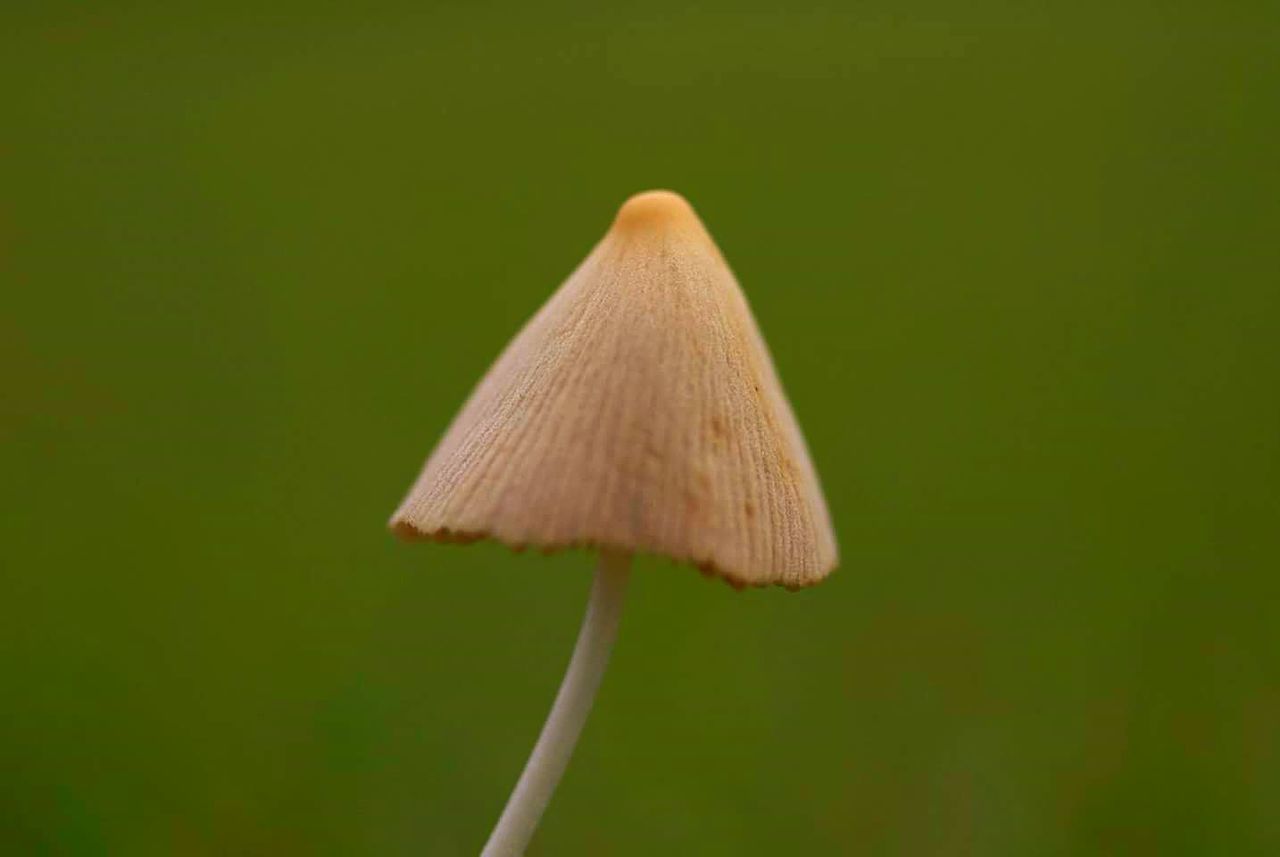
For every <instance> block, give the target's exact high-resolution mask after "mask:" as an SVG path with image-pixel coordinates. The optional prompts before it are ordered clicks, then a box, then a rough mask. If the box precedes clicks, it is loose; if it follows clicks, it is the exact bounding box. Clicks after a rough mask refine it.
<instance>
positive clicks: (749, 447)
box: [390, 190, 837, 857]
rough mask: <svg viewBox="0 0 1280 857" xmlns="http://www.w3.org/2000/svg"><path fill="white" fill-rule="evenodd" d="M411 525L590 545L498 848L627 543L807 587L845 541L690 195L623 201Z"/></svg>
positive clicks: (607, 641)
mask: <svg viewBox="0 0 1280 857" xmlns="http://www.w3.org/2000/svg"><path fill="white" fill-rule="evenodd" d="M390 525H391V528H392V529H393V530H394V531H395V532H396V533H397V534H398V535H400V536H402V537H405V538H408V539H429V540H435V541H442V542H469V541H474V540H476V539H482V538H487V539H494V540H496V541H498V542H501V543H503V544H506V545H509V546H511V547H513V548H516V549H521V548H525V547H534V548H538V549H541V550H544V551H554V550H558V549H562V548H570V547H584V548H594V549H596V550H597V551H598V552H599V563H598V567H597V570H596V574H595V581H594V583H593V585H592V588H591V594H590V596H589V601H588V605H587V611H586V616H585V618H584V620H583V625H582V629H581V631H580V632H579V636H578V640H577V643H576V645H575V647H574V651H573V657H572V659H571V660H570V663H569V668H568V671H567V673H566V674H565V677H564V681H563V683H562V684H561V686H560V691H559V693H558V694H557V696H556V700H555V703H554V705H553V706H552V708H551V713H550V715H549V717H548V719H547V722H546V724H545V725H544V726H543V729H542V733H541V735H540V736H539V738H538V742H537V745H536V746H535V747H534V750H533V754H532V756H531V757H530V759H529V761H528V764H527V765H526V767H525V769H524V773H523V774H522V775H521V776H520V780H519V782H518V783H517V785H516V787H515V791H514V792H513V793H512V795H511V798H510V800H509V802H508V803H507V806H506V809H505V810H504V811H503V813H502V817H501V819H500V820H499V821H498V824H497V826H496V827H495V828H494V830H493V833H492V835H491V836H490V838H489V841H488V844H487V845H486V846H485V849H484V852H483V854H484V855H486V857H494V855H518V854H522V853H523V852H524V849H525V847H526V845H527V844H528V842H529V840H530V838H531V837H532V836H533V832H534V828H535V827H536V826H537V824H538V820H539V818H540V817H541V815H542V812H543V810H544V809H545V808H546V805H547V803H548V801H549V800H550V798H551V795H552V792H553V791H554V790H555V787H556V785H557V783H558V782H559V780H560V777H561V775H562V774H563V773H564V769H565V767H566V765H567V764H568V761H569V757H570V755H571V754H572V752H573V747H574V744H575V743H576V742H577V739H578V734H579V732H580V731H581V729H582V725H583V723H584V721H585V720H586V717H587V714H588V713H589V711H590V708H591V704H592V700H593V699H594V697H595V693H596V689H597V688H598V686H599V684H600V679H601V677H602V675H603V673H604V669H605V666H606V664H607V662H608V658H609V652H610V650H611V648H612V646H613V641H614V637H615V636H616V632H617V627H618V617H619V614H620V612H621V608H622V601H623V596H624V594H625V591H626V586H627V579H628V575H629V567H630V562H631V555H632V554H633V553H637V552H643V553H650V554H660V555H662V556H665V557H669V558H670V559H672V560H675V561H677V562H683V563H690V564H692V565H694V566H696V567H697V568H698V569H700V570H701V571H702V572H703V573H705V574H708V575H712V576H716V577H720V578H722V579H724V580H725V581H727V582H728V583H729V584H731V585H732V586H734V587H735V588H739V589H740V588H742V587H745V586H763V585H769V584H778V585H781V586H784V587H786V588H788V589H798V588H801V587H805V586H811V585H813V584H816V583H818V582H819V581H821V580H822V579H823V578H824V577H826V575H827V574H828V573H829V572H830V571H831V570H832V569H833V568H834V567H835V565H836V561H837V550H836V541H835V535H834V533H833V532H832V528H831V521H830V517H829V516H828V513H827V508H826V503H825V501H824V499H823V496H822V489H821V487H820V486H819V483H818V477H817V474H816V473H815V472H814V468H813V464H812V463H811V461H810V459H809V453H808V450H807V449H806V448H805V443H804V438H803V437H802V435H801V433H800V428H799V425H798V424H797V422H796V419H795V417H794V416H793V415H792V412H791V408H790V405H789V404H788V402H787V399H786V395H785V394H784V393H783V390H782V386H781V384H780V383H779V381H778V376H777V373H776V372H775V370H774V368H773V363H772V360H771V359H770V357H769V352H768V349H767V348H766V346H765V343H764V339H763V338H762V337H761V335H760V331H759V328H758V327H757V326H756V322H755V319H754V318H753V317H752V315H751V310H750V308H749V307H748V305H747V301H746V298H745V297H744V296H743V294H742V291H741V289H740V288H739V286H738V283H737V281H736V280H735V279H734V276H733V273H732V272H731V271H730V270H729V266H728V265H727V264H726V263H725V260H724V257H723V256H721V254H720V251H719V249H718V248H717V247H716V245H715V242H714V241H713V240H712V239H711V236H710V235H709V234H708V233H707V230H706V228H705V227H704V226H703V225H702V222H701V221H700V220H699V219H698V216H697V214H695V213H694V211H693V209H692V208H691V207H690V205H689V204H688V203H687V202H686V201H685V200H684V198H683V197H681V196H680V195H678V194H676V193H672V192H670V191H662V190H657V191H649V192H646V193H641V194H638V195H636V196H634V197H632V198H631V199H629V200H628V201H627V202H626V203H625V204H624V205H623V206H622V208H621V209H620V210H619V212H618V214H617V217H616V218H615V219H614V222H613V225H612V227H611V228H610V230H609V232H608V233H607V234H606V235H605V236H604V238H603V239H602V240H601V241H600V243H598V244H597V245H596V246H595V248H594V249H593V250H592V251H591V253H590V255H588V256H587V258H586V260H584V261H583V262H582V264H581V265H579V266H578V268H577V270H576V271H574V272H573V274H571V275H570V277H569V279H568V280H567V281H566V282H565V283H564V284H563V285H562V286H561V287H560V288H559V289H558V290H557V291H556V292H555V294H553V295H552V296H551V298H550V300H548V301H547V303H546V304H545V305H544V306H543V307H542V308H541V309H540V310H539V311H538V312H537V314H536V315H534V316H533V318H532V319H531V320H530V321H529V322H528V323H527V324H526V325H525V326H524V328H523V329H522V330H521V331H520V333H519V334H518V335H517V336H516V338H515V339H514V340H513V341H512V342H511V344H510V345H508V346H507V349H506V350H505V351H504V352H503V353H502V355H501V356H500V357H499V358H498V360H497V362H496V363H494V365H493V366H492V368H490V370H489V372H488V374H486V375H485V377H484V379H483V380H481V382H480V384H479V385H478V386H477V387H476V388H475V390H474V392H472V394H471V397H470V399H469V400H468V401H467V403H466V405H465V406H464V407H463V409H462V411H461V413H459V415H458V416H457V417H456V418H455V419H454V421H453V424H452V425H451V426H450V427H449V429H448V431H447V432H446V433H445V435H444V438H443V439H442V440H441V441H440V443H439V445H438V446H437V447H436V449H435V452H434V453H432V455H431V456H430V458H429V459H428V460H427V463H426V465H425V467H424V468H423V470H422V473H421V475H420V476H419V477H418V479H417V482H416V483H415V484H414V485H413V487H412V489H411V490H410V491H409V494H408V496H407V497H406V498H405V500H404V502H403V503H402V504H401V505H400V508H399V509H397V510H396V512H395V514H394V515H393V516H392V518H391V524H390Z"/></svg>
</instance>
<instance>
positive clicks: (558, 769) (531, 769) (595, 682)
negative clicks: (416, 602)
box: [481, 551, 631, 857]
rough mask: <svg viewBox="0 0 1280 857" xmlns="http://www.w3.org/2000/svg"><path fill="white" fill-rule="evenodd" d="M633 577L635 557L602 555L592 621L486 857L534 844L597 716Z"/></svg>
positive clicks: (586, 623) (590, 606)
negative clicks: (594, 710)
mask: <svg viewBox="0 0 1280 857" xmlns="http://www.w3.org/2000/svg"><path fill="white" fill-rule="evenodd" d="M630 573H631V556H630V555H629V554H625V553H611V552H609V551H601V553H600V563H599V565H598V566H597V567H596V579H595V582H594V583H592V584H591V597H590V600H588V602H587V615H586V616H585V617H583V620H582V630H580V631H579V632H578V642H577V644H576V645H575V646H574V647H573V658H572V659H571V660H570V661H569V669H568V671H566V672H565V674H564V681H562V682H561V683H560V692H559V693H557V694H556V701H555V704H554V705H552V706H551V713H550V714H549V715H547V722H546V724H544V725H543V727H542V734H541V735H539V736H538V743H537V744H536V745H535V746H534V748H533V754H532V755H531V756H529V761H528V763H527V764H526V765H525V766H524V773H523V774H521V775H520V782H518V783H516V788H515V791H513V792H512V793H511V798H510V799H509V800H508V801H507V808H506V809H504V810H503V811H502V818H500V819H498V824H497V826H496V827H494V828H493V833H491V834H489V841H488V843H487V844H486V845H485V846H484V851H483V852H482V853H481V857H520V855H522V854H524V850H525V848H526V847H527V846H528V845H529V840H530V839H532V838H533V831H534V829H535V828H536V827H537V826H538V820H539V819H540V818H542V811H543V810H544V809H546V808H547V803H548V802H549V801H550V800H551V795H552V793H554V792H555V790H556V785H557V784H558V783H559V782H560V777H561V775H563V774H564V769H565V767H566V766H567V765H568V764H569V757H570V756H572V755H573V747H574V745H575V744H577V743H578V733H580V732H581V731H582V724H583V723H585V722H586V720H587V715H588V714H590V713H591V703H592V702H593V701H594V700H595V696H596V688H598V687H599V686H600V679H601V678H602V677H603V676H604V668H605V667H606V666H608V664H609V652H610V650H612V648H613V639H614V637H616V636H617V635H618V616H619V615H621V613H622V599H623V596H624V595H626V592H627V578H628V577H629V576H630Z"/></svg>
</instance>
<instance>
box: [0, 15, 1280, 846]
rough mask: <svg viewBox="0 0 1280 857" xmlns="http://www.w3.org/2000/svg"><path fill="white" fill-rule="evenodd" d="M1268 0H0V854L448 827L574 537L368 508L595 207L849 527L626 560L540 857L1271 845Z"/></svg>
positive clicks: (1273, 164)
mask: <svg viewBox="0 0 1280 857" xmlns="http://www.w3.org/2000/svg"><path fill="white" fill-rule="evenodd" d="M1277 44H1280V7H1277V6H1276V5H1275V4H1274V3H1258V4H1256V5H1253V6H1246V5H1241V4H1235V3H1224V4H1212V3H1199V4H1192V3H1157V2H1150V3H1142V2H1128V3H1119V4H1103V3H1093V4H1084V5H1081V4H1072V3H1062V4H1057V5H1055V6H1049V5H1042V4H1021V3H1017V4H1015V3H1007V2H999V0H981V2H977V3H967V4H961V3H953V4H948V3H925V4H920V3H910V4H905V5H904V4H903V3H901V2H868V3H862V4H857V5H853V4H850V5H848V6H846V7H845V8H844V9H843V10H842V11H834V10H832V9H829V8H820V7H810V8H805V7H801V6H789V7H787V8H786V10H785V11H784V10H783V8H782V7H781V6H779V7H775V8H768V7H754V8H753V7H746V6H743V5H742V4H732V5H730V4H699V5H697V6H695V7H680V6H674V5H673V6H666V5H661V4H658V5H655V4H646V5H644V6H640V7H636V8H625V7H623V6H608V5H605V4H598V3H597V4H585V3H584V4H580V5H576V6H570V5H563V6H561V5H557V6H544V7H539V8H534V7H533V4H516V3H510V4H503V5H500V4H496V3H480V4H463V3H458V4H456V5H453V6H432V5H431V4H429V3H427V4H424V3H421V2H413V3H411V2H403V3H383V2H375V3H373V4H337V3H318V4H317V3H307V4H304V3H285V4H270V3H242V2H237V3H224V4H209V5H208V6H207V7H205V8H203V9H202V8H198V7H195V6H191V5H188V4H183V3H178V4H175V3H170V2H165V3H162V2H155V0H139V2H117V3H88V2H85V3H62V2H55V3H37V2H34V1H33V0H32V1H31V2H26V0H19V2H13V0H10V2H7V3H5V4H4V5H3V7H2V9H0V296H2V300H0V503H2V506H0V546H2V547H0V681H2V682H3V684H2V688H3V690H2V695H0V853H3V854H5V855H9V854H12V855H27V854H50V855H55V854H56V855H63V854H65V855H100V854H111V855H142V857H147V855H241V854H243V855H267V854H270V855H294V854H299V855H312V854H315V855H366V854H369V855H373V854H389V855H411V854H413V855H417V854H429V855H468V854H473V853H475V852H476V851H477V850H478V847H479V845H480V843H482V842H483V840H484V837H485V835H486V833H487V831H488V828H489V825H490V824H491V823H492V821H493V820H494V819H495V818H496V816H497V813H498V812H499V810H500V808H501V806H502V804H503V802H504V801H505V799H506V796H507V793H508V791H509V789H510V787H511V785H512V783H513V782H514V779H515V776H516V774H517V773H518V771H519V769H520V767H521V766H522V765H523V763H524V759H525V756H526V753H527V751H528V749H529V747H530V746H531V744H532V741H533V739H534V737H535V736H536V734H537V730H538V728H539V726H540V724H541V720H542V717H543V715H544V714H545V712H546V709H547V707H548V705H549V703H550V700H551V697H552V695H553V694H554V690H555V687H556V684H557V683H558V681H559V677H560V674H561V671H562V669H563V667H564V664H565V662H566V660H567V657H568V653H569V650H570V648H571V646H572V642H573V638H574V635H575V633H576V628H577V624H578V621H579V618H580V613H581V609H582V605H583V603H584V599H585V596H586V592H587V587H588V582H589V577H590V567H591V559H590V557H588V556H586V555H582V554H569V555H562V556H555V557H542V556H537V555H524V556H517V555H513V554H510V553H509V552H507V551H506V550H504V549H502V548H499V547H496V546H492V545H476V546H472V547H467V548H459V547H449V546H421V545H404V544H400V543H397V542H396V541H395V540H394V539H393V538H391V537H390V536H389V535H388V534H387V532H386V531H385V529H384V526H385V520H386V518H387V516H388V515H389V513H390V512H391V510H392V508H393V507H394V506H395V504H396V503H397V502H398V501H399V499H400V497H401V495H402V493H403V491H404V490H405V489H406V488H407V486H408V484H409V482H410V481H411V479H412V477H413V476H414V475H415V474H416V472H417V469H418V467H419V465H420V464H421V462H422V459H423V458H424V457H425V455H426V454H427V452H428V451H429V450H430V448H431V447H432V445H433V443H434V442H435V440H436V439H437V437H438V436H439V434H440V433H441V432H442V431H443V429H444V427H445V425H446V424H447V422H448V420H449V418H450V417H451V416H452V414H453V413H454V411H455V410H456V409H457V407H458V406H459V405H460V403H461V401H462V399H463V398H464V396H465V395H466V393H467V392H468V390H469V388H470V386H471V385H472V384H473V383H474V382H475V381H476V380H477V379H478V378H479V376H480V375H481V373H482V372H483V371H484V370H485V368H486V367H487V365H488V363H489V361H490V360H491V359H492V358H493V357H494V356H495V355H496V353H497V352H498V351H499V349H500V348H501V347H502V346H503V344H504V343H505V342H506V340H507V339H508V338H509V337H510V336H511V335H512V334H513V333H514V331H515V330H516V329H517V328H518V326H519V325H520V324H521V323H522V321H523V320H524V319H525V318H526V317H528V316H529V315H530V314H531V313H532V311H533V310H534V309H535V308H536V307H537V306H538V305H539V304H540V303H541V302H542V301H543V300H544V299H545V298H546V297H547V296H548V295H549V294H550V292H551V291H552V289H554V287H555V286H556V285H557V284H558V283H559V282H560V281H561V280H562V279H563V277H564V276H565V275H566V274H567V273H568V272H569V271H570V270H571V269H572V268H573V266H574V265H576V263H577V262H578V261H579V259H580V258H581V257H582V256H583V255H584V254H585V253H586V252H587V250H588V249H589V247H590V246H591V244H592V243H593V242H594V241H595V240H596V239H597V238H598V237H599V236H600V235H601V234H602V232H603V231H604V229H605V228H606V226H607V224H608V222H609V220H610V218H611V217H612V213H613V211H614V209H615V208H616V206H617V205H618V204H619V203H620V202H621V201H622V200H623V199H625V197H626V196H627V195H629V194H630V193H632V192H635V191H637V190H642V189H645V188H649V187H655V186H656V187H672V188H676V189H678V190H680V191H681V192H683V193H684V194H685V195H687V196H688V197H689V198H690V199H691V200H692V202H693V203H694V205H695V206H697V208H698V209H699V211H700V213H701V214H702V216H703V218H704V219H705V220H706V222H707V223H708V225H709V226H710V228H711V230H712V232H713V233H714V234H715V235H716V237H717V239H718V241H719V242H720V245H721V247H722V249H723V250H724V252H725V254H726V256H727V257H728V258H729V260H730V261H731V263H732V264H733V265H734V267H735V269H736V271H737V273H738V275H739V278H740V280H741V281H742V284H743V286H744V288H745V290H746V292H747V294H748V297H749V298H750V300H751V301H752V304H753V306H754V308H755V311H756V314H757V317H758V319H759V321H760V324H761V326H762V328H763V330H764V333H765V335H766V337H767V338H768V339H769V341H770V344H771V346H772V349H773V353H774V356H775V359H776V362H777V364H778V367H779V370H780V372H781V374H782V377H783V379H784V381H785V383H786V385H787V388H788V391H789V393H790V395H791V398H792V401H793V404H794V406H795V409H796V412H797V414H798V416H799V418H800V420H801V423H802V424H803V426H804V428H805V431H806V434H807V436H808V439H809V444H810V447H811V450H812V452H813V456H814V458H815V461H816V463H817V465H818V468H819V470H820V472H821V474H822V477H823V480H824V483H825V487H826V492H827V496H828V500H829V503H830V506H831V509H832V513H833V515H834V518H835V522H836V526H837V530H838V533H839V537H840V541H841V547H842V553H843V565H842V567H841V569H840V571H839V572H837V574H836V575H835V576H834V577H832V578H831V579H830V580H829V581H828V582H827V583H825V584H824V585H822V586H820V587H818V588H816V589H813V590H808V591H805V592H801V593H797V594H788V593H786V592H784V591H782V590H767V591H750V592H744V593H735V592H733V591H732V590H731V589H729V588H728V587H726V586H723V585H721V584H719V583H716V582H714V581H708V580H704V579H702V578H701V577H700V576H699V575H697V574H696V573H694V572H692V571H689V570H687V569H685V568H680V567H676V566H673V565H671V564H670V563H667V562H665V561H662V560H657V559H644V560H642V561H640V562H639V565H638V570H637V573H636V575H635V578H634V580H633V587H632V594H631V600H630V603H629V604H628V608H627V613H626V615H625V618H624V623H623V628H622V632H621V636H620V639H619V642H618V646H617V649H616V650H615V654H614V660H613V664H612V667H611V671H610V674H609V676H608V677H607V679H606V681H605V684H604V687H603V689H602V692H601V696H600V698H599V700H598V704H597V707H596V710H595V713H594V715H593V718H592V720H591V721H590V723H589V724H588V726H587V729H586V731H585V733H584V735H583V739H582V743H581V744H580V746H579V749H578V752H577V755H576V756H575V758H574V762H573V764H572V766H571V767H570V769H569V772H568V774H567V776H566V778H565V780H564V782H563V784H562V787H561V789H560V791H559V793H558V795H557V796H556V799H555V801H554V802H553V803H552V806H551V808H550V811H549V812H548V814H547V816H546V818H545V821H544V824H543V826H542V828H541V830H540V832H539V834H538V837H537V839H536V841H535V844H534V847H533V849H532V851H531V854H539V855H653V854H673V855H674V854H681V855H683V854H706V855H721V854H723V855H729V854H733V855H756V854H759V855H783V854H786V855H792V854H795V855H827V854H851V855H944V854H945V855H951V854H956V855H960V854H973V855H1033V854H1034V855H1047V857H1053V855H1068V854H1071V855H1075V854H1079V855H1096V854H1138V855H1145V854H1153V855H1154V854H1159V855H1180V854H1204V855H1246V854H1276V853H1280V576H1278V575H1277V569H1280V544H1278V535H1277V531H1278V529H1280V503H1278V501H1277V491H1278V486H1280V467H1278V466H1277V462H1278V460H1280V334H1278V330H1280V323H1278V321H1280V205H1278V200H1280V158H1278V157H1277V150H1278V140H1280V51H1278V50H1277Z"/></svg>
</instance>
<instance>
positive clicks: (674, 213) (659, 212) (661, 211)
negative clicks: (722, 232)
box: [613, 190, 701, 232]
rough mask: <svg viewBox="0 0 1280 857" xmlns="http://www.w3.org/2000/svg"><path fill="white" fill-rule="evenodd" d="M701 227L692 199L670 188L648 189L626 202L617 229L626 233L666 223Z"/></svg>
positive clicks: (665, 224) (619, 212)
mask: <svg viewBox="0 0 1280 857" xmlns="http://www.w3.org/2000/svg"><path fill="white" fill-rule="evenodd" d="M679 225H684V226H701V222H700V221H699V220H698V215H697V214H695V213H694V211H693V206H691V205H689V203H688V201H687V200H686V199H685V198H684V197H683V196H681V195H680V194H678V193H676V192H675V191H670V190H647V191H645V192H643V193H638V194H636V195H635V196H633V197H631V198H630V199H628V200H627V201H626V202H624V203H623V204H622V208H620V209H618V216H617V217H616V218H614V221H613V228H614V229H615V230H618V231H622V232H631V231H639V230H643V229H652V228H655V227H663V226H668V227H669V226H679Z"/></svg>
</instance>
